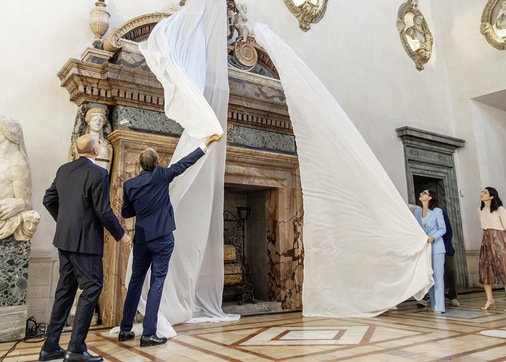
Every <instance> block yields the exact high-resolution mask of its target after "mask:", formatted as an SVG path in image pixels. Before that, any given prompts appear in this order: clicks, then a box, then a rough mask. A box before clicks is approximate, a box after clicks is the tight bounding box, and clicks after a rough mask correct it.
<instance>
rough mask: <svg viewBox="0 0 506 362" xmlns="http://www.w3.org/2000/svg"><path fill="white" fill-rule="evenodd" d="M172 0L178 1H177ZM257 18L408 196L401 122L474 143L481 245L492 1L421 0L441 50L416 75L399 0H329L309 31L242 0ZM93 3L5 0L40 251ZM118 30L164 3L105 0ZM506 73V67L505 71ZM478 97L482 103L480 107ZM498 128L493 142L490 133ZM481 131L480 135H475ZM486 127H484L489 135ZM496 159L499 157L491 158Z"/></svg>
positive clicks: (14, 105)
mask: <svg viewBox="0 0 506 362" xmlns="http://www.w3.org/2000/svg"><path fill="white" fill-rule="evenodd" d="M173 1H175V0H173ZM244 2H246V3H247V4H248V9H249V11H248V14H249V17H250V19H253V20H255V21H259V22H264V23H266V24H268V25H269V26H270V27H271V28H272V29H273V30H274V31H275V32H276V33H278V34H279V35H280V36H281V37H282V38H283V39H284V40H285V41H286V42H287V43H288V44H289V45H290V46H291V47H292V48H293V49H294V50H295V51H296V52H297V54H299V56H300V57H301V58H302V59H303V60H304V61H305V62H306V63H307V64H308V65H309V66H310V68H311V69H313V70H314V72H315V73H316V74H317V75H318V76H319V77H320V79H321V80H322V81H323V83H324V84H325V85H326V86H327V87H328V88H329V90H330V91H331V93H332V94H333V95H334V96H335V98H336V99H337V101H338V102H339V103H340V104H341V106H342V107H343V109H344V110H345V111H346V112H347V114H348V115H349V117H350V118H351V119H352V121H353V122H354V123H355V125H356V126H357V128H358V129H359V131H360V132H361V133H362V135H363V136H364V138H365V139H366V140H367V142H368V143H369V145H370V146H371V148H372V150H373V151H374V152H375V153H376V155H377V157H378V159H379V160H380V162H381V163H382V164H383V165H384V167H385V169H386V171H387V172H388V174H389V175H390V176H391V178H392V180H393V182H394V183H395V185H396V186H397V188H398V189H399V191H400V193H401V194H402V195H403V197H404V198H405V199H407V195H406V192H407V189H406V176H405V170H404V155H403V150H402V143H401V141H400V140H399V139H398V138H397V137H396V133H395V129H396V128H398V127H401V126H406V125H407V126H412V127H416V128H420V129H424V130H428V131H432V132H438V133H442V134H445V135H449V136H454V137H458V138H462V139H465V140H466V147H465V148H464V149H461V150H459V151H457V173H458V179H459V187H460V189H461V190H462V191H463V195H464V196H463V197H462V198H461V207H462V214H463V223H464V229H465V230H464V231H465V242H466V248H467V249H469V250H471V249H474V250H476V249H478V248H479V244H480V240H481V238H480V234H481V231H480V229H479V223H478V220H477V217H476V207H477V205H478V203H479V194H480V191H481V188H482V187H483V186H487V185H489V184H492V185H494V186H496V187H497V188H498V189H499V192H500V193H502V195H504V198H505V199H506V183H505V182H506V181H505V179H506V178H505V177H504V172H505V171H504V166H502V168H501V167H495V166H494V164H490V165H486V163H487V162H489V161H492V160H493V161H494V163H495V164H498V165H499V164H500V165H504V164H505V163H506V157H505V152H504V151H505V150H504V141H505V140H504V135H505V128H504V124H505V119H504V112H501V111H497V110H494V109H489V108H490V107H488V108H487V107H486V106H481V105H479V104H476V102H473V101H471V98H474V97H477V96H481V95H484V94H488V93H491V92H495V91H498V90H502V89H505V88H506V78H505V77H504V76H501V71H502V72H504V66H505V65H506V51H502V52H501V51H498V50H496V49H494V48H492V47H491V46H490V45H488V43H487V42H486V41H485V39H484V37H483V36H482V35H481V34H480V33H479V27H480V17H481V12H482V10H483V7H484V5H485V2H480V1H476V0H446V1H437V0H431V1H424V2H420V5H419V6H420V9H421V11H422V13H423V14H424V15H425V18H426V20H427V22H428V24H429V27H430V29H431V31H432V33H433V35H434V38H435V43H434V54H433V56H432V59H431V61H430V62H429V63H428V64H427V65H426V69H425V70H424V71H422V72H418V71H417V70H416V69H415V66H414V63H413V62H412V60H411V59H410V58H409V57H408V56H407V54H406V53H405V52H404V49H403V47H402V44H401V42H400V40H399V36H398V33H397V29H396V26H395V21H396V17H397V10H398V7H399V5H400V4H401V3H400V2H399V1H394V0H383V1H377V0H360V1H349V0H332V1H330V2H329V5H328V10H327V13H326V15H325V17H324V18H323V20H322V21H321V22H320V23H318V24H315V25H313V26H312V29H311V30H310V31H309V32H307V33H303V32H302V31H300V30H299V28H298V22H297V20H296V19H295V17H293V16H292V15H291V13H290V12H289V10H288V9H287V8H286V6H285V5H284V2H283V1H282V0H255V1H244ZM93 4H94V2H93V1H84V0H80V1H74V2H72V4H70V3H69V2H68V1H65V0H52V1H51V2H25V1H18V2H15V1H11V2H6V1H2V2H0V13H1V14H3V15H4V16H3V17H2V22H0V30H1V32H2V34H4V35H6V36H4V38H3V43H2V50H3V51H2V55H3V56H2V57H0V84H1V86H0V87H1V88H0V89H1V97H0V113H3V114H7V115H10V116H12V117H14V118H16V119H17V120H18V121H19V122H20V123H21V124H22V126H23V130H24V133H25V143H26V146H27V150H28V154H29V157H30V162H31V167H32V180H33V204H34V208H35V209H36V210H37V211H38V212H40V213H41V215H42V220H41V224H40V226H39V229H38V231H37V233H36V234H35V236H34V238H33V244H32V245H33V246H32V248H33V249H34V250H39V251H51V250H52V246H51V242H52V236H53V232H54V222H53V221H52V219H51V217H50V216H49V214H48V213H47V212H46V211H45V209H44V207H43V206H42V203H41V200H42V197H43V194H44V191H45V189H46V188H47V187H48V186H49V185H50V183H51V181H52V179H53V177H54V175H55V172H56V170H57V168H58V166H59V165H60V164H62V163H64V162H65V161H66V160H67V154H68V149H69V145H70V134H71V131H72V127H73V124H74V118H75V115H76V110H77V106H76V105H74V104H73V103H71V102H70V101H69V95H68V93H67V91H66V90H65V89H63V88H61V87H60V84H59V79H58V78H57V76H56V73H57V72H58V71H59V69H60V68H61V67H62V66H63V65H64V63H65V62H66V60H67V59H68V58H70V57H74V58H79V57H80V55H81V54H82V52H83V51H84V50H85V48H86V47H88V46H91V44H92V42H93V35H92V33H91V30H90V29H89V26H88V21H89V11H90V10H91V8H92V7H93ZM107 4H108V11H109V12H110V14H111V20H110V22H111V28H112V27H114V26H118V25H120V24H121V23H123V22H124V21H126V20H128V19H130V18H133V17H135V16H138V15H141V14H145V13H149V12H155V11H157V10H159V9H161V8H163V7H164V6H165V5H166V4H167V2H166V1H161V0H143V1H124V0H122V1H120V0H107ZM502 74H504V73H502ZM473 103H474V105H473ZM485 128H486V129H487V130H488V131H490V132H493V133H494V135H495V137H494V141H493V142H490V138H489V137H487V134H486V133H485V131H484V129H485ZM477 129H478V130H480V131H477ZM482 131H483V132H482ZM491 155H492V157H493V158H492V159H491Z"/></svg>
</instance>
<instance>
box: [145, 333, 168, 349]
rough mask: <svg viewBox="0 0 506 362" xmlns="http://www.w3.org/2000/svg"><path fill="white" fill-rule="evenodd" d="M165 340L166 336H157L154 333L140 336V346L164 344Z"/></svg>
mask: <svg viewBox="0 0 506 362" xmlns="http://www.w3.org/2000/svg"><path fill="white" fill-rule="evenodd" d="M165 342H167V338H165V337H162V338H159V337H158V336H157V335H156V334H153V335H152V336H142V337H141V347H149V346H157V345H159V344H164V343H165Z"/></svg>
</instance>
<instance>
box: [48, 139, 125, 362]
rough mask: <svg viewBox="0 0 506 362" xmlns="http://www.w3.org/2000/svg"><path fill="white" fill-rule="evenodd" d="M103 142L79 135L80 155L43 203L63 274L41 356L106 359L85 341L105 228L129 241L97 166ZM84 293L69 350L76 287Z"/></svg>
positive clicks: (58, 175)
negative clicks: (64, 336)
mask: <svg viewBox="0 0 506 362" xmlns="http://www.w3.org/2000/svg"><path fill="white" fill-rule="evenodd" d="M98 146H99V143H98V140H97V138H96V137H95V136H92V135H89V134H87V135H84V136H82V137H79V139H78V140H77V151H78V153H79V158H78V159H77V160H74V161H72V162H69V163H67V164H65V165H63V166H61V167H60V168H59V169H58V171H57V172H56V177H55V179H54V181H53V184H52V185H51V187H50V188H48V189H47V190H46V194H45V195H44V200H43V204H44V206H45V207H46V209H47V210H48V211H49V213H50V214H51V216H53V218H54V219H55V220H56V232H55V235H54V240H53V245H54V246H55V247H57V248H58V255H59V259H60V278H59V281H58V285H57V287H56V292H55V301H54V305H53V311H52V313H51V320H50V323H49V327H48V331H47V338H46V341H45V342H44V345H43V346H42V349H41V351H40V355H39V361H50V360H54V359H62V358H64V361H102V357H101V356H92V355H90V354H89V353H88V351H87V348H86V344H85V343H84V340H85V339H86V336H87V334H88V330H89V327H90V323H91V319H92V317H93V313H94V311H95V306H96V304H97V301H98V297H99V295H100V292H101V291H102V280H103V269H102V255H103V251H104V227H105V228H106V229H107V230H108V231H109V232H110V233H111V235H112V236H113V237H114V238H115V239H116V240H117V241H120V242H121V244H122V245H128V244H129V243H130V242H131V239H130V237H129V236H128V235H127V234H126V233H125V232H124V230H123V229H122V228H121V226H120V224H119V222H118V219H117V218H116V216H115V215H114V213H113V211H112V209H111V205H110V201H109V176H108V173H107V171H106V170H105V169H104V168H102V167H100V166H97V165H95V158H96V157H97V156H98V152H99V149H98ZM78 287H79V288H81V289H82V290H83V292H82V293H81V296H80V297H79V301H78V304H77V309H76V315H75V319H74V325H73V328H72V335H71V337H70V342H69V344H68V348H67V351H66V352H65V351H64V350H63V349H62V348H61V347H60V346H59V341H60V335H61V332H62V329H63V327H64V325H65V321H66V320H67V317H68V315H69V312H70V309H71V307H72V303H73V301H74V298H75V295H76V291H77V288H78Z"/></svg>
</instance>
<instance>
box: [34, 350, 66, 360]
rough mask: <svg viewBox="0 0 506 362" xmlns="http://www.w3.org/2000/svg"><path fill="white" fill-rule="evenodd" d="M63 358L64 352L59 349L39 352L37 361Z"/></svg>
mask: <svg viewBox="0 0 506 362" xmlns="http://www.w3.org/2000/svg"><path fill="white" fill-rule="evenodd" d="M63 357H65V350H64V349H62V348H60V349H59V350H58V351H53V352H46V351H42V350H41V351H40V354H39V361H52V360H54V359H62V358H63Z"/></svg>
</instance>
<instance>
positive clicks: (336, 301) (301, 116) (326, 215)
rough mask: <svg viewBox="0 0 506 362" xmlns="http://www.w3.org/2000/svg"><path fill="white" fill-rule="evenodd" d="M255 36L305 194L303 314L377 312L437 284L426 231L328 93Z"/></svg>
mask: <svg viewBox="0 0 506 362" xmlns="http://www.w3.org/2000/svg"><path fill="white" fill-rule="evenodd" d="M255 34H256V40H257V42H258V43H259V44H260V45H261V46H262V47H263V48H264V49H265V50H266V51H267V53H268V54H269V56H270V57H271V59H272V61H273V63H274V65H275V66H276V69H277V70H278V72H279V75H280V79H281V83H282V85H283V89H284V91H285V96H286V103H287V105H288V111H289V114H290V120H291V122H292V125H293V131H294V134H295V138H296V142H297V153H298V156H299V167H300V178H301V183H302V189H303V200H304V228H303V242H304V282H303V293H302V294H303V313H304V315H306V316H317V315H318V316H333V317H351V316H360V317H365V316H374V315H377V314H380V313H382V312H384V311H385V310H387V309H389V308H392V307H394V306H395V305H397V304H398V303H400V302H402V301H404V300H406V299H408V298H410V297H411V296H415V297H417V299H420V298H421V297H423V295H424V294H425V293H426V291H427V290H428V289H429V288H430V286H431V285H432V284H433V283H434V282H433V279H432V268H431V247H430V245H429V244H428V243H427V235H426V234H425V232H424V231H423V230H422V229H421V227H420V226H419V225H418V222H417V221H416V219H415V218H414V216H413V214H412V213H411V212H410V210H409V209H408V207H407V205H406V204H405V202H404V201H403V199H402V197H401V196H400V195H399V193H398V191H397V189H396V188H395V186H394V185H393V183H392V181H391V180H390V178H389V177H388V175H387V173H386V172H385V170H384V169H383V167H382V166H381V164H380V163H379V161H378V160H377V159H376V157H375V156H374V154H373V152H372V151H371V149H370V148H369V146H368V145H367V144H366V142H365V141H364V139H363V138H362V137H361V135H360V134H359V133H358V131H357V129H356V128H355V126H354V125H353V124H352V122H351V121H350V119H349V118H348V117H347V116H346V114H345V113H344V111H343V110H342V109H341V107H340V106H339V104H338V103H337V102H336V100H335V99H334V98H333V97H332V95H331V94H330V92H329V91H328V90H327V89H326V88H325V86H324V85H323V84H322V83H321V82H320V80H319V79H318V78H317V77H316V76H315V75H314V74H313V72H311V70H310V69H309V68H308V67H307V66H306V65H305V64H304V62H303V61H302V60H301V59H300V58H299V57H298V56H297V55H296V54H295V53H294V52H293V51H292V50H291V49H290V48H289V47H288V46H287V45H286V44H285V43H284V42H283V41H282V40H281V39H280V38H279V37H278V36H277V35H275V34H274V33H273V32H272V31H271V30H270V29H269V28H268V27H267V26H266V25H264V24H255Z"/></svg>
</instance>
